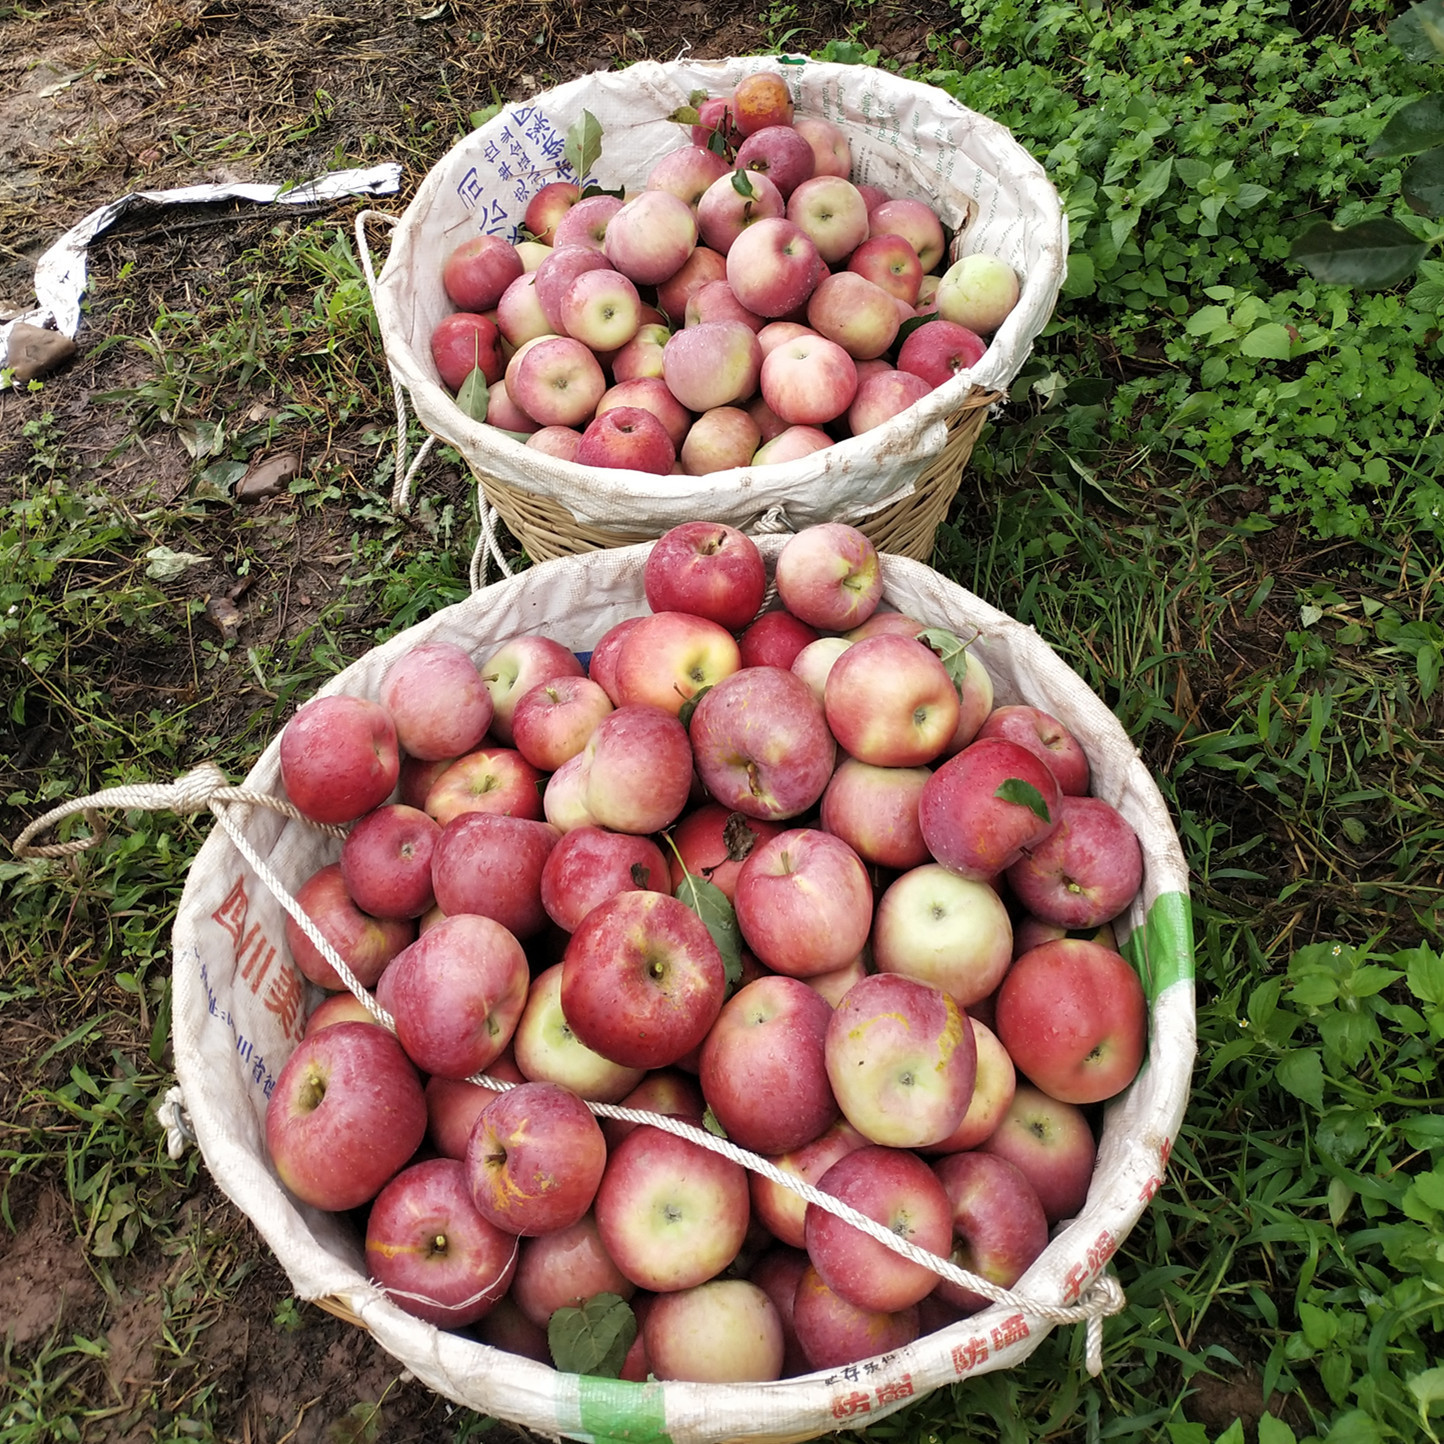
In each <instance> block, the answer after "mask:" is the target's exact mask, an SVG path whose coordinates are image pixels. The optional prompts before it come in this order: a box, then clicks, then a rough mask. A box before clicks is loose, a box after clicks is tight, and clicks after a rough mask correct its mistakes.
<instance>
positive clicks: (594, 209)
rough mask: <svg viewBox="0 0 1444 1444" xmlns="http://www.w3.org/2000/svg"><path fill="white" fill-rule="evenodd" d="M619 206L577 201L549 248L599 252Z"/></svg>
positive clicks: (602, 199) (613, 201) (615, 199)
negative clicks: (575, 247)
mask: <svg viewBox="0 0 1444 1444" xmlns="http://www.w3.org/2000/svg"><path fill="white" fill-rule="evenodd" d="M621 208H622V200H621V197H620V196H609V195H598V196H587V197H585V198H584V199H582V200H579V201H577V202H576V204H575V205H572V206H570V207H568V209H567V210H566V212H565V214H563V215H562V216H561V217H560V218H559V219H558V221H557V224H556V229H555V231H554V232H553V234H552V249H553V250H555V251H562V250H565V249H566V248H567V247H568V246H584V247H587V248H589V249H590V250H594V251H601V250H602V248H603V246H604V244H605V242H606V238H607V225H608V222H610V221H611V219H612V217H613V216H614V215H616V214H617V212H618V211H619V210H621ZM608 264H610V262H609V263H608ZM928 269H929V270H931V269H932V267H931V266H929V267H928Z"/></svg>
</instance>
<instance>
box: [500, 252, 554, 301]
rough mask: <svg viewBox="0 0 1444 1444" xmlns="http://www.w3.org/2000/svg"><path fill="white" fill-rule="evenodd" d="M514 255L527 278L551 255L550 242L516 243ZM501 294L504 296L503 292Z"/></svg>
mask: <svg viewBox="0 0 1444 1444" xmlns="http://www.w3.org/2000/svg"><path fill="white" fill-rule="evenodd" d="M516 253H517V255H519V256H520V257H521V265H522V270H523V271H524V272H525V274H527V275H528V276H529V275H531V273H532V272H533V271H535V270H536V269H537V267H538V266H540V265H541V263H542V262H543V261H544V260H546V258H547V257H548V256H549V255H551V253H552V248H551V242H550V241H518V242H517V243H516ZM503 294H505V293H504V292H503Z"/></svg>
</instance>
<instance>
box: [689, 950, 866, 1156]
mask: <svg viewBox="0 0 1444 1444" xmlns="http://www.w3.org/2000/svg"><path fill="white" fill-rule="evenodd" d="M831 1018H832V1009H831V1007H829V1006H828V1004H827V1003H826V1002H825V1001H824V1000H823V998H821V997H820V996H819V995H818V994H817V993H815V992H813V990H812V989H811V988H809V987H808V986H807V984H806V983H803V982H800V981H799V980H798V979H796V978H789V977H781V976H770V977H760V978H757V979H755V980H754V981H753V982H750V983H748V984H747V985H746V987H743V988H739V989H738V991H737V992H735V993H734V994H733V995H732V996H731V997H730V998H729V999H728V1000H727V1002H726V1003H724V1004H723V1006H722V1011H721V1013H720V1014H719V1015H718V1017H717V1020H716V1022H715V1023H714V1024H713V1025H712V1028H711V1030H710V1031H709V1032H708V1034H707V1037H706V1040H705V1041H704V1042H703V1044H702V1056H701V1068H700V1072H699V1074H698V1076H699V1078H700V1079H701V1083H702V1095H703V1097H704V1098H705V1099H706V1100H707V1106H708V1107H709V1108H711V1110H712V1114H713V1117H715V1118H716V1120H717V1122H718V1123H719V1124H720V1125H721V1127H722V1130H723V1132H724V1133H725V1134H726V1135H727V1137H728V1138H730V1139H731V1140H732V1142H734V1143H736V1144H737V1145H739V1147H742V1148H748V1149H751V1150H752V1152H754V1153H788V1152H790V1151H791V1150H793V1149H795V1148H801V1147H802V1145H803V1144H805V1143H810V1142H812V1140H813V1139H814V1138H816V1137H817V1136H818V1135H819V1134H820V1133H822V1132H823V1131H824V1130H825V1129H826V1128H827V1127H828V1126H829V1125H830V1124H831V1123H832V1122H833V1121H834V1120H835V1119H836V1118H837V1116H838V1109H837V1103H836V1101H835V1100H834V1099H833V1096H832V1086H831V1084H830V1083H829V1082H828V1080H827V1068H826V1066H825V1064H824V1063H823V1056H822V1047H823V1039H824V1038H825V1036H826V1034H827V1025H828V1023H829V1021H831Z"/></svg>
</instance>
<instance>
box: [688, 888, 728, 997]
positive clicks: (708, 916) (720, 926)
mask: <svg viewBox="0 0 1444 1444" xmlns="http://www.w3.org/2000/svg"><path fill="white" fill-rule="evenodd" d="M675 896H676V897H677V898H678V899H680V900H681V901H682V902H684V903H686V904H687V906H688V907H689V908H691V909H692V911H693V912H694V913H696V914H697V916H698V917H699V918H701V919H702V921H703V922H704V923H705V924H706V926H707V931H708V932H709V933H711V935H712V941H713V942H714V943H716V944H717V951H718V952H719V953H721V954H722V965H723V966H724V967H725V968H726V969H727V990H728V992H729V993H730V992H731V991H732V989H733V988H735V987H736V986H737V984H738V983H740V982H741V981H742V930H741V929H740V928H739V927H738V926H737V914H736V912H734V911H733V908H732V904H731V903H730V902H729V901H728V900H727V894H726V893H725V892H723V891H722V889H721V888H720V887H718V886H717V884H716V883H715V882H708V881H707V879H706V878H703V877H697V876H696V875H695V874H693V873H690V872H689V873H688V874H687V875H686V876H685V877H684V878H683V879H682V881H681V882H679V883H678V884H677V891H676V894H675Z"/></svg>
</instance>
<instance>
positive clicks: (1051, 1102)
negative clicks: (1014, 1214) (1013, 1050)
mask: <svg viewBox="0 0 1444 1444" xmlns="http://www.w3.org/2000/svg"><path fill="white" fill-rule="evenodd" d="M978 1147H979V1148H981V1149H982V1150H983V1151H984V1152H985V1153H996V1154H997V1155H998V1156H999V1157H1001V1158H1006V1159H1007V1160H1008V1161H1009V1162H1010V1163H1013V1164H1016V1165H1017V1166H1018V1167H1019V1168H1020V1169H1022V1170H1023V1172H1024V1173H1025V1174H1026V1175H1027V1177H1028V1181H1029V1182H1030V1183H1031V1184H1032V1185H1033V1188H1034V1189H1035V1190H1036V1192H1037V1194H1038V1201H1039V1202H1040V1203H1041V1204H1042V1205H1043V1213H1044V1214H1045V1216H1046V1217H1047V1219H1048V1222H1049V1223H1050V1224H1052V1223H1059V1222H1061V1221H1062V1220H1063V1219H1065V1218H1072V1217H1073V1216H1074V1214H1076V1213H1077V1212H1078V1211H1079V1210H1080V1209H1081V1208H1082V1207H1083V1205H1084V1203H1085V1202H1087V1199H1088V1186H1089V1184H1090V1183H1091V1182H1092V1181H1093V1164H1094V1160H1095V1155H1096V1151H1097V1150H1096V1145H1095V1144H1094V1142H1093V1132H1092V1130H1091V1129H1090V1128H1089V1127H1088V1119H1087V1117H1086V1116H1085V1115H1084V1113H1083V1110H1082V1109H1081V1108H1079V1107H1078V1106H1077V1104H1075V1103H1064V1102H1061V1101H1060V1100H1059V1099H1057V1098H1050V1097H1049V1096H1048V1095H1047V1094H1046V1093H1044V1092H1042V1091H1041V1090H1039V1089H1037V1088H1033V1087H1030V1086H1029V1085H1027V1084H1024V1083H1020V1084H1019V1085H1018V1088H1017V1091H1016V1092H1015V1093H1014V1094H1013V1101H1012V1103H1011V1104H1010V1105H1009V1107H1008V1111H1007V1112H1006V1113H1005V1114H1004V1115H1003V1121H1002V1122H1001V1123H1000V1124H999V1125H998V1127H997V1128H996V1129H994V1131H993V1132H992V1133H990V1134H989V1135H988V1137H987V1138H986V1139H984V1140H983V1142H982V1143H980V1144H979V1145H978Z"/></svg>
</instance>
